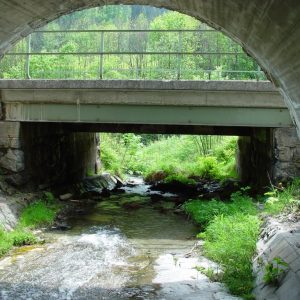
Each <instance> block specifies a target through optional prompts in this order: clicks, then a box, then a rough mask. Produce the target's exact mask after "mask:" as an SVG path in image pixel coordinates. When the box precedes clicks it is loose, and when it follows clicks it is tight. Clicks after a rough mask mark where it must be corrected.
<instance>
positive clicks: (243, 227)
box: [204, 213, 260, 296]
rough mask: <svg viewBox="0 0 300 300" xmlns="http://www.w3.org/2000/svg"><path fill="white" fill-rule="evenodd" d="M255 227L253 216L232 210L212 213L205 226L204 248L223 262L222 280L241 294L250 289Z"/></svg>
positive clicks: (257, 225) (256, 226)
mask: <svg viewBox="0 0 300 300" xmlns="http://www.w3.org/2000/svg"><path fill="white" fill-rule="evenodd" d="M259 227H260V222H259V219H258V217H257V216H253V215H246V214H243V213H236V214H234V215H230V216H223V215H219V216H216V217H215V218H214V219H213V220H212V221H211V222H210V224H209V225H208V226H207V228H206V231H205V241H206V242H205V244H204V252H205V254H206V255H207V257H209V258H211V259H212V260H214V261H216V262H218V263H220V264H221V265H222V266H223V268H224V275H223V278H222V280H223V281H224V282H225V283H226V284H227V286H228V287H229V290H230V292H232V293H233V294H236V295H244V296H245V295H247V294H250V293H251V291H252V288H253V274H252V258H253V255H254V253H255V251H256V241H257V239H258V235H259Z"/></svg>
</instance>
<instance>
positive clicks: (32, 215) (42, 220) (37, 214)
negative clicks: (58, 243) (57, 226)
mask: <svg viewBox="0 0 300 300" xmlns="http://www.w3.org/2000/svg"><path fill="white" fill-rule="evenodd" d="M57 209H58V206H57V205H49V204H47V203H45V202H44V201H42V200H39V201H36V202H34V203H32V204H30V205H29V206H28V207H26V208H25V209H24V211H23V212H22V214H21V217H20V225H21V226H24V227H30V228H35V227H40V226H48V225H50V224H51V223H52V222H53V221H54V218H55V215H56V213H57Z"/></svg>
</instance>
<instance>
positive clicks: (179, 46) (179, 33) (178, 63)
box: [177, 31, 182, 80]
mask: <svg viewBox="0 0 300 300" xmlns="http://www.w3.org/2000/svg"><path fill="white" fill-rule="evenodd" d="M181 51H182V31H178V55H177V80H180V77H181Z"/></svg>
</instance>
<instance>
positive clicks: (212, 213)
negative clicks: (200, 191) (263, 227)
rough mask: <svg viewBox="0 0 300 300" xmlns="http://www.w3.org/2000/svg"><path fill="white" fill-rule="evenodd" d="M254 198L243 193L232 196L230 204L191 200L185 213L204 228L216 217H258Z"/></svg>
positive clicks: (185, 205)
mask: <svg viewBox="0 0 300 300" xmlns="http://www.w3.org/2000/svg"><path fill="white" fill-rule="evenodd" d="M252 200H253V199H252V198H251V197H250V196H248V195H245V194H243V193H242V192H236V193H233V194H232V195H231V199H230V201H229V202H223V201H220V200H211V201H204V200H191V201H188V202H186V203H185V204H184V209H185V211H186V212H187V213H188V214H189V215H190V216H191V217H192V218H193V219H194V220H195V221H196V222H197V223H198V224H200V225H201V226H203V227H204V228H205V227H206V226H207V225H208V223H209V222H211V221H212V220H213V219H214V218H215V217H216V216H220V215H222V216H232V215H237V214H240V213H244V214H247V215H252V216H253V215H254V216H255V215H256V213H257V210H256V208H255V206H254V205H253V202H252Z"/></svg>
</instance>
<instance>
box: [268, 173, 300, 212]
mask: <svg viewBox="0 0 300 300" xmlns="http://www.w3.org/2000/svg"><path fill="white" fill-rule="evenodd" d="M264 196H265V197H264V198H263V201H264V203H265V209H264V212H265V213H267V214H270V215H276V214H278V213H281V212H283V211H288V212H293V211H294V212H295V211H299V210H300V178H295V179H294V180H293V181H292V182H291V183H289V184H288V185H287V186H286V187H285V188H280V189H278V188H275V187H272V188H271V191H270V192H267V193H265V195H264Z"/></svg>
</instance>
